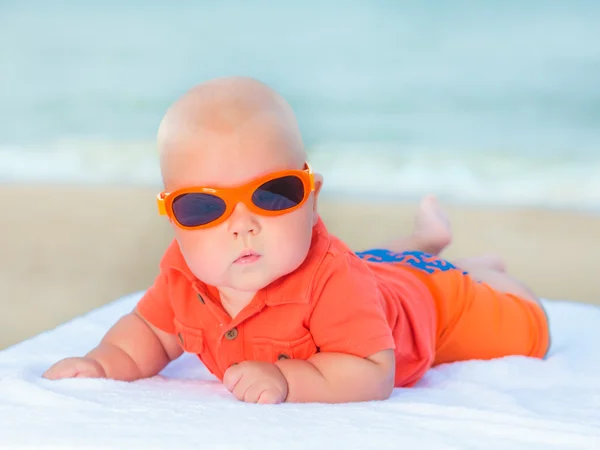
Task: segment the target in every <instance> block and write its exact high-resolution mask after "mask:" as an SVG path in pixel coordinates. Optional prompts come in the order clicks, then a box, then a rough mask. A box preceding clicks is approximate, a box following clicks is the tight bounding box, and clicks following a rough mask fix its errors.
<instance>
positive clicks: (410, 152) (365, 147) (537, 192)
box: [0, 141, 600, 211]
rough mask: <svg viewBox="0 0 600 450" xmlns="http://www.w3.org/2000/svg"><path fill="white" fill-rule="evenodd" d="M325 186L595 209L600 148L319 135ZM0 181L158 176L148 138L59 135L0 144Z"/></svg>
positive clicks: (386, 194)
mask: <svg viewBox="0 0 600 450" xmlns="http://www.w3.org/2000/svg"><path fill="white" fill-rule="evenodd" d="M309 158H310V160H311V162H312V164H313V166H314V167H315V170H318V171H319V172H321V173H322V174H323V175H324V177H325V184H324V188H323V192H324V193H329V194H337V195H344V196H355V197H360V198H371V199H373V200H377V199H389V198H403V199H410V200H413V199H418V198H419V197H421V196H422V195H425V194H427V193H434V194H436V195H438V196H439V197H440V198H441V199H443V200H447V201H452V202H457V203H481V204H494V205H519V206H542V207H551V208H567V209H583V210H588V211H600V155H598V156H592V155H589V156H586V157H579V158H574V157H566V156H563V157H560V156H555V157H553V158H551V157H540V155H539V154H537V155H533V154H527V153H525V152H523V153H522V154H517V153H515V152H496V153H494V152H481V151H468V150H457V149H425V148H423V149H417V148H401V147H398V146H395V145H382V144H377V143H355V144H341V143H338V144H334V143H323V144H320V145H316V146H314V147H311V148H309ZM0 181H2V182H36V183H38V182H39V183H44V182H49V183H86V184H134V185H156V184H160V183H161V180H160V172H159V167H158V158H157V153H156V150H155V146H154V144H152V143H149V142H148V143H144V142H138V143H111V142H93V143H90V142H82V141H64V142H61V143H59V144H57V145H55V146H53V147H52V148H40V149H32V148H27V149H23V148H16V147H12V148H7V147H5V148H0Z"/></svg>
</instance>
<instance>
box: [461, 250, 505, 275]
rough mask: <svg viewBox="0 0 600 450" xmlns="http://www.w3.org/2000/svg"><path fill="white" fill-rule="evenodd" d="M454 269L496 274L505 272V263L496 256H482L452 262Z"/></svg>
mask: <svg viewBox="0 0 600 450" xmlns="http://www.w3.org/2000/svg"><path fill="white" fill-rule="evenodd" d="M452 264H454V265H455V266H456V267H460V268H461V269H463V270H466V271H467V272H477V271H478V270H480V269H490V270H495V271H497V272H506V262H505V261H504V259H503V258H502V257H501V256H498V255H492V254H490V255H482V256H475V257H471V258H459V259H455V260H453V261H452Z"/></svg>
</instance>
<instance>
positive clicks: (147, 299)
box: [137, 269, 175, 334]
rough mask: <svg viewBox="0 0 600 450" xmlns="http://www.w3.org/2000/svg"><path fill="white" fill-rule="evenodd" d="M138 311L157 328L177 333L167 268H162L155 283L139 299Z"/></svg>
mask: <svg viewBox="0 0 600 450" xmlns="http://www.w3.org/2000/svg"><path fill="white" fill-rule="evenodd" d="M137 311H138V313H139V314H140V315H141V316H142V317H143V318H144V319H145V320H147V321H148V322H149V323H150V324H152V325H154V326H155V327H156V328H159V329H161V330H163V331H165V332H167V333H170V334H175V328H174V323H173V320H174V317H175V314H174V312H173V307H172V306H171V302H170V298H169V289H168V271H167V270H164V269H161V271H160V273H159V274H158V276H157V277H156V279H155V280H154V284H153V285H152V286H151V287H150V288H149V289H148V290H147V291H146V292H145V293H144V295H143V297H142V298H141V299H140V300H139V301H138V304H137Z"/></svg>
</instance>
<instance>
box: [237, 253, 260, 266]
mask: <svg viewBox="0 0 600 450" xmlns="http://www.w3.org/2000/svg"><path fill="white" fill-rule="evenodd" d="M259 259H260V255H259V254H258V253H256V252H255V251H252V250H244V251H243V252H242V253H240V256H238V258H237V259H236V260H235V261H234V262H233V263H234V264H252V263H254V262H256V261H258V260H259Z"/></svg>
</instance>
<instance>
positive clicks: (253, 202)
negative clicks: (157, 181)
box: [156, 163, 315, 230]
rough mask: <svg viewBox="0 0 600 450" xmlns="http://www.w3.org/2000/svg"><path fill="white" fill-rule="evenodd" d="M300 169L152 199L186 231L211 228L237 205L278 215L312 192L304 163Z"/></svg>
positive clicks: (309, 173) (312, 184)
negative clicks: (245, 181) (244, 182)
mask: <svg viewBox="0 0 600 450" xmlns="http://www.w3.org/2000/svg"><path fill="white" fill-rule="evenodd" d="M304 167H305V168H304V169H303V170H281V171H278V172H274V173H271V174H268V175H265V176H262V177H259V178H257V179H255V180H253V181H251V182H249V183H246V184H243V185H240V186H236V187H231V188H209V187H189V188H183V189H178V190H176V191H174V192H161V193H160V194H158V195H157V196H156V200H157V203H158V212H159V214H160V215H162V216H164V215H166V216H168V217H169V218H170V219H171V220H173V221H174V222H175V223H176V224H177V226H179V227H180V228H183V229H186V230H198V229H202V228H209V227H214V226H216V225H218V224H220V223H222V222H224V221H225V220H227V218H228V217H229V216H230V215H231V213H232V212H233V210H234V209H235V207H236V205H237V204H238V202H242V203H243V204H244V205H246V207H247V208H248V209H249V210H250V211H252V212H254V213H256V214H260V215H263V216H279V215H281V214H286V213H289V212H292V211H294V210H295V209H297V208H299V207H300V206H302V204H303V203H304V202H305V201H306V200H307V199H308V196H309V195H310V193H311V192H313V191H314V190H315V178H314V174H313V171H312V168H311V167H310V165H309V164H308V163H306V164H305V166H304Z"/></svg>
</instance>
